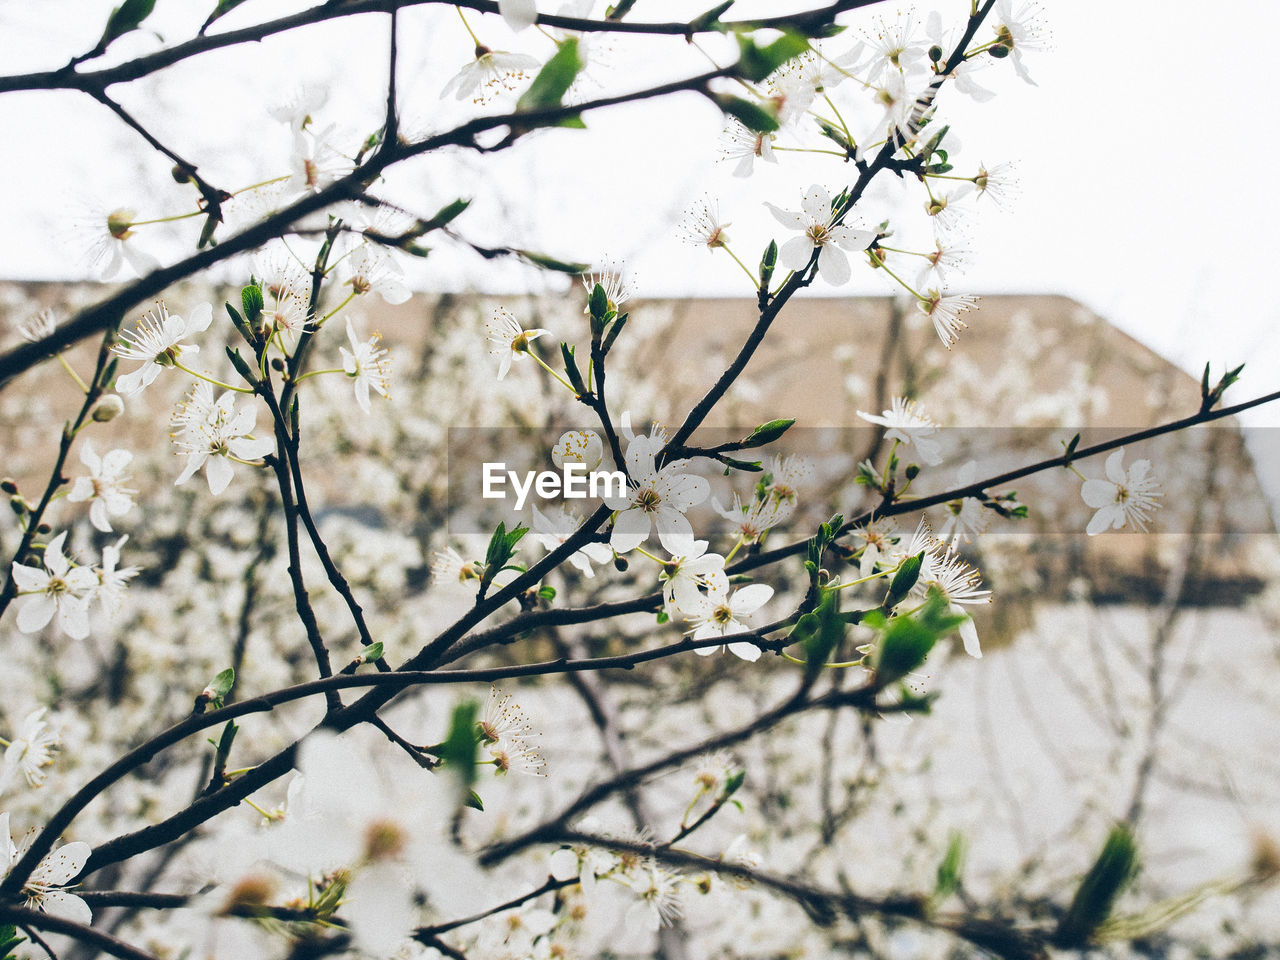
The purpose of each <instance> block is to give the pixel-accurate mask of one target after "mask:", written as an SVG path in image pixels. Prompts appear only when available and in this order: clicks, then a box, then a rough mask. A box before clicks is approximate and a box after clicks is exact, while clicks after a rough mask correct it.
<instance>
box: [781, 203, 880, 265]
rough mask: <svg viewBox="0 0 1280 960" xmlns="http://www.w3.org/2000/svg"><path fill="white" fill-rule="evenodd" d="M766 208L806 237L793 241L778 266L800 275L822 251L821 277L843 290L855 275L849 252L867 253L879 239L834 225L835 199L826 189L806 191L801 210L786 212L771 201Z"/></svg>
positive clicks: (871, 233) (785, 246)
mask: <svg viewBox="0 0 1280 960" xmlns="http://www.w3.org/2000/svg"><path fill="white" fill-rule="evenodd" d="M765 206H766V207H768V208H769V212H770V213H772V214H773V216H774V218H775V219H776V220H777V221H778V222H779V223H780V224H782V225H783V226H784V227H787V228H788V229H791V230H800V231H802V235H801V236H799V237H793V238H792V239H790V240H788V241H787V242H786V243H784V244H783V245H782V246H781V247H780V248H779V250H778V262H779V263H780V264H782V266H784V267H786V268H787V269H788V270H795V271H797V272H799V271H801V270H804V269H805V268H807V267H808V266H809V261H810V259H812V257H813V251H814V250H817V251H818V273H819V274H821V275H822V279H823V280H825V281H827V283H830V284H834V285H836V286H839V285H840V284H842V283H845V282H847V281H848V279H849V277H850V276H851V275H852V274H851V271H850V267H849V260H848V258H847V257H846V256H845V255H844V253H843V251H845V250H865V249H866V248H867V247H868V246H870V245H871V242H872V241H873V240H875V238H876V231H874V230H856V229H854V228H853V227H849V226H845V225H844V224H837V223H834V222H833V216H832V210H831V195H830V194H828V193H827V191H826V188H825V187H822V186H820V185H818V184H816V183H815V184H813V185H812V186H811V187H809V189H808V190H806V191H805V195H804V199H803V200H802V201H801V202H800V210H799V211H794V210H783V209H781V208H780V207H776V206H774V205H773V204H772V203H769V202H768V201H766V202H765Z"/></svg>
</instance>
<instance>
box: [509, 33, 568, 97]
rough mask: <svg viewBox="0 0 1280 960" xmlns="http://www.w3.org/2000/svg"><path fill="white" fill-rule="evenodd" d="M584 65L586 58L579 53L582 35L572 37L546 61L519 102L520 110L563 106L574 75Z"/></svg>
mask: <svg viewBox="0 0 1280 960" xmlns="http://www.w3.org/2000/svg"><path fill="white" fill-rule="evenodd" d="M582 67H583V63H582V58H581V57H580V56H578V38H577V37H570V38H569V39H567V40H565V41H563V42H562V43H561V44H560V49H559V50H557V51H556V52H555V55H554V56H553V57H552V58H551V59H550V60H548V61H547V62H546V65H545V66H543V68H542V69H541V70H539V71H538V75H537V76H536V77H534V78H533V83H531V84H530V85H529V89H528V90H526V91H525V92H524V94H523V95H522V96H521V97H520V99H519V100H518V101H517V102H516V109H517V110H519V111H521V112H532V111H535V110H548V109H554V108H555V107H558V106H560V101H561V100H562V99H564V95H565V93H566V92H567V91H568V89H569V87H571V86H573V81H574V78H576V77H577V76H578V71H580V70H581V69H582Z"/></svg>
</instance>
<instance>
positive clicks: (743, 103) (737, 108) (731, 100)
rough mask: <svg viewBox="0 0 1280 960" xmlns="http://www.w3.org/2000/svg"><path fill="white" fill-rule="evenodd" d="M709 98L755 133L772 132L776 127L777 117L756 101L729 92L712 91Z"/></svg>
mask: <svg viewBox="0 0 1280 960" xmlns="http://www.w3.org/2000/svg"><path fill="white" fill-rule="evenodd" d="M711 99H712V100H714V101H715V102H716V106H718V107H719V108H720V109H721V110H723V111H724V112H725V113H727V114H728V115H729V116H731V117H733V118H734V119H735V120H738V121H739V122H740V123H741V124H742V125H743V126H744V127H746V128H747V129H748V130H754V131H755V132H756V133H772V132H773V131H775V130H777V129H778V117H777V115H776V113H774V112H773V111H770V110H767V109H765V108H764V107H762V106H761V105H760V104H758V103H752V102H751V101H750V100H744V99H742V97H735V96H733V95H732V94H729V93H714V94H712V95H711Z"/></svg>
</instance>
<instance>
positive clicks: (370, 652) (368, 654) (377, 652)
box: [364, 640, 384, 663]
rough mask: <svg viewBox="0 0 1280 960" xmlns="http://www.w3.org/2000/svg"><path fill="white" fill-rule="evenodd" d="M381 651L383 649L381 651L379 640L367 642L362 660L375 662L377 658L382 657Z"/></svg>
mask: <svg viewBox="0 0 1280 960" xmlns="http://www.w3.org/2000/svg"><path fill="white" fill-rule="evenodd" d="M383 652H384V651H383V646H382V641H381V640H379V641H378V642H377V643H371V644H369V646H367V647H365V648H364V662H365V663H377V662H378V661H379V660H381V659H382V656H383Z"/></svg>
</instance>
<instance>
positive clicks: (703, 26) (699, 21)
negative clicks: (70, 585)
mask: <svg viewBox="0 0 1280 960" xmlns="http://www.w3.org/2000/svg"><path fill="white" fill-rule="evenodd" d="M733 4H734V0H725V2H724V3H721V4H717V5H716V6H714V7H712V8H711V9H710V10H708V11H707V12H706V13H703V14H699V15H698V16H696V17H694V18H693V19H692V20H690V21H689V32H690V33H704V32H705V31H707V30H714V31H716V32H717V33H724V32H725V30H727V29H728V28H727V27H726V26H725V25H724V24H723V23H721V22H720V14H722V13H724V12H725V11H726V10H728V9H729V8H730V7H732V6H733Z"/></svg>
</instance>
